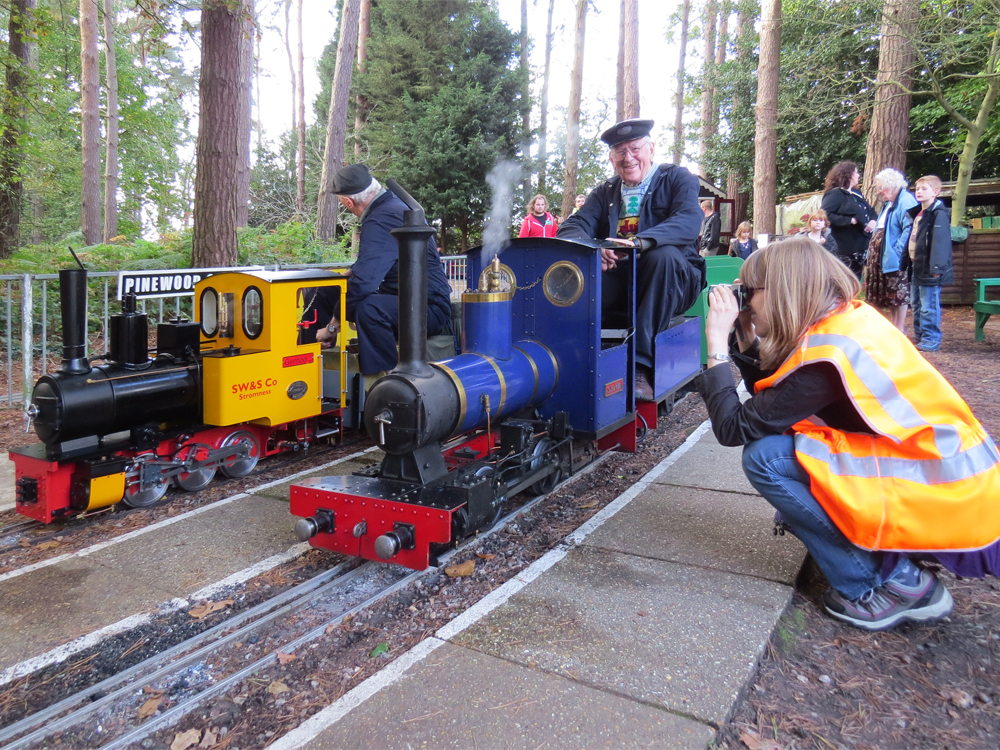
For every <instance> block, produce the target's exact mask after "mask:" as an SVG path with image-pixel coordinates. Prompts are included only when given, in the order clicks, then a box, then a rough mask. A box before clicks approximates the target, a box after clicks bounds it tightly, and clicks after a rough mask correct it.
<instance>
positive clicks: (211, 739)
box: [198, 729, 215, 748]
mask: <svg viewBox="0 0 1000 750" xmlns="http://www.w3.org/2000/svg"><path fill="white" fill-rule="evenodd" d="M214 744H215V732H213V731H212V730H211V729H206V730H205V736H204V737H202V738H201V744H200V745H198V747H204V748H209V747H211V746H212V745H214Z"/></svg>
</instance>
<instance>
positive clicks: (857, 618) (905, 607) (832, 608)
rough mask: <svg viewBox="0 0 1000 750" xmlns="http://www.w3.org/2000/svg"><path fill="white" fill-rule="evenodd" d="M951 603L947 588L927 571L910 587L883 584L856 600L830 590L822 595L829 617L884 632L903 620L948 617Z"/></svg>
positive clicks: (895, 582) (897, 582)
mask: <svg viewBox="0 0 1000 750" xmlns="http://www.w3.org/2000/svg"><path fill="white" fill-rule="evenodd" d="M953 604H954V601H953V600H952V598H951V594H949V593H948V589H946V588H945V587H944V586H943V585H942V584H941V582H940V581H939V580H938V579H937V576H935V575H934V574H933V573H931V572H930V571H928V570H921V571H920V578H919V579H918V580H917V582H916V584H915V585H913V586H907V585H905V584H903V583H901V582H899V581H887V582H886V583H884V584H882V585H881V586H879V587H878V588H877V589H872V590H871V591H869V592H868V593H867V594H865V595H864V596H862V597H861V598H859V599H848V598H847V597H845V596H844V595H843V594H841V593H840V592H839V591H835V590H834V589H828V590H827V592H826V593H825V594H824V595H823V608H824V609H825V610H826V611H827V613H828V614H829V615H830V616H831V617H836V618H837V619H838V620H843V621H844V622H847V623H850V624H851V625H853V626H855V627H857V628H863V629H864V630H888V629H889V628H893V627H895V626H896V625H898V624H899V623H901V622H902V621H903V620H914V621H919V622H929V621H931V620H940V619H941V618H942V617H947V616H948V615H949V614H951V608H952V606H953Z"/></svg>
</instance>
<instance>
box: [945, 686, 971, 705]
mask: <svg viewBox="0 0 1000 750" xmlns="http://www.w3.org/2000/svg"><path fill="white" fill-rule="evenodd" d="M950 698H951V702H952V703H954V704H955V705H956V706H958V707H959V708H972V704H973V703H975V701H974V700H973V698H972V696H971V695H969V694H968V693H967V692H965V691H964V690H953V691H952V693H951V696H950Z"/></svg>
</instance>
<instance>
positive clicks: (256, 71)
mask: <svg viewBox="0 0 1000 750" xmlns="http://www.w3.org/2000/svg"><path fill="white" fill-rule="evenodd" d="M256 14H257V9H256V7H255V8H254V28H253V29H252V31H253V41H254V42H255V43H256V45H257V46H256V49H255V50H254V55H253V80H254V86H255V87H256V89H257V94H256V96H255V97H254V101H255V102H256V103H257V151H258V152H259V151H260V150H261V149H262V148H264V121H263V119H262V118H261V114H260V41H261V33H260V29H258V28H257V17H256Z"/></svg>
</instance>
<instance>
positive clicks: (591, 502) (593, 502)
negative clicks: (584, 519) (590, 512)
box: [580, 500, 597, 510]
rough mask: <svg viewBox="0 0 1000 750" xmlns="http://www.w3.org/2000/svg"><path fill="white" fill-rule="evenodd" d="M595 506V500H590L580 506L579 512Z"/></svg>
mask: <svg viewBox="0 0 1000 750" xmlns="http://www.w3.org/2000/svg"><path fill="white" fill-rule="evenodd" d="M596 505H597V500H591V501H590V502H589V503H584V504H583V505H581V506H580V510H584V509H585V508H593V507H595V506H596Z"/></svg>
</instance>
